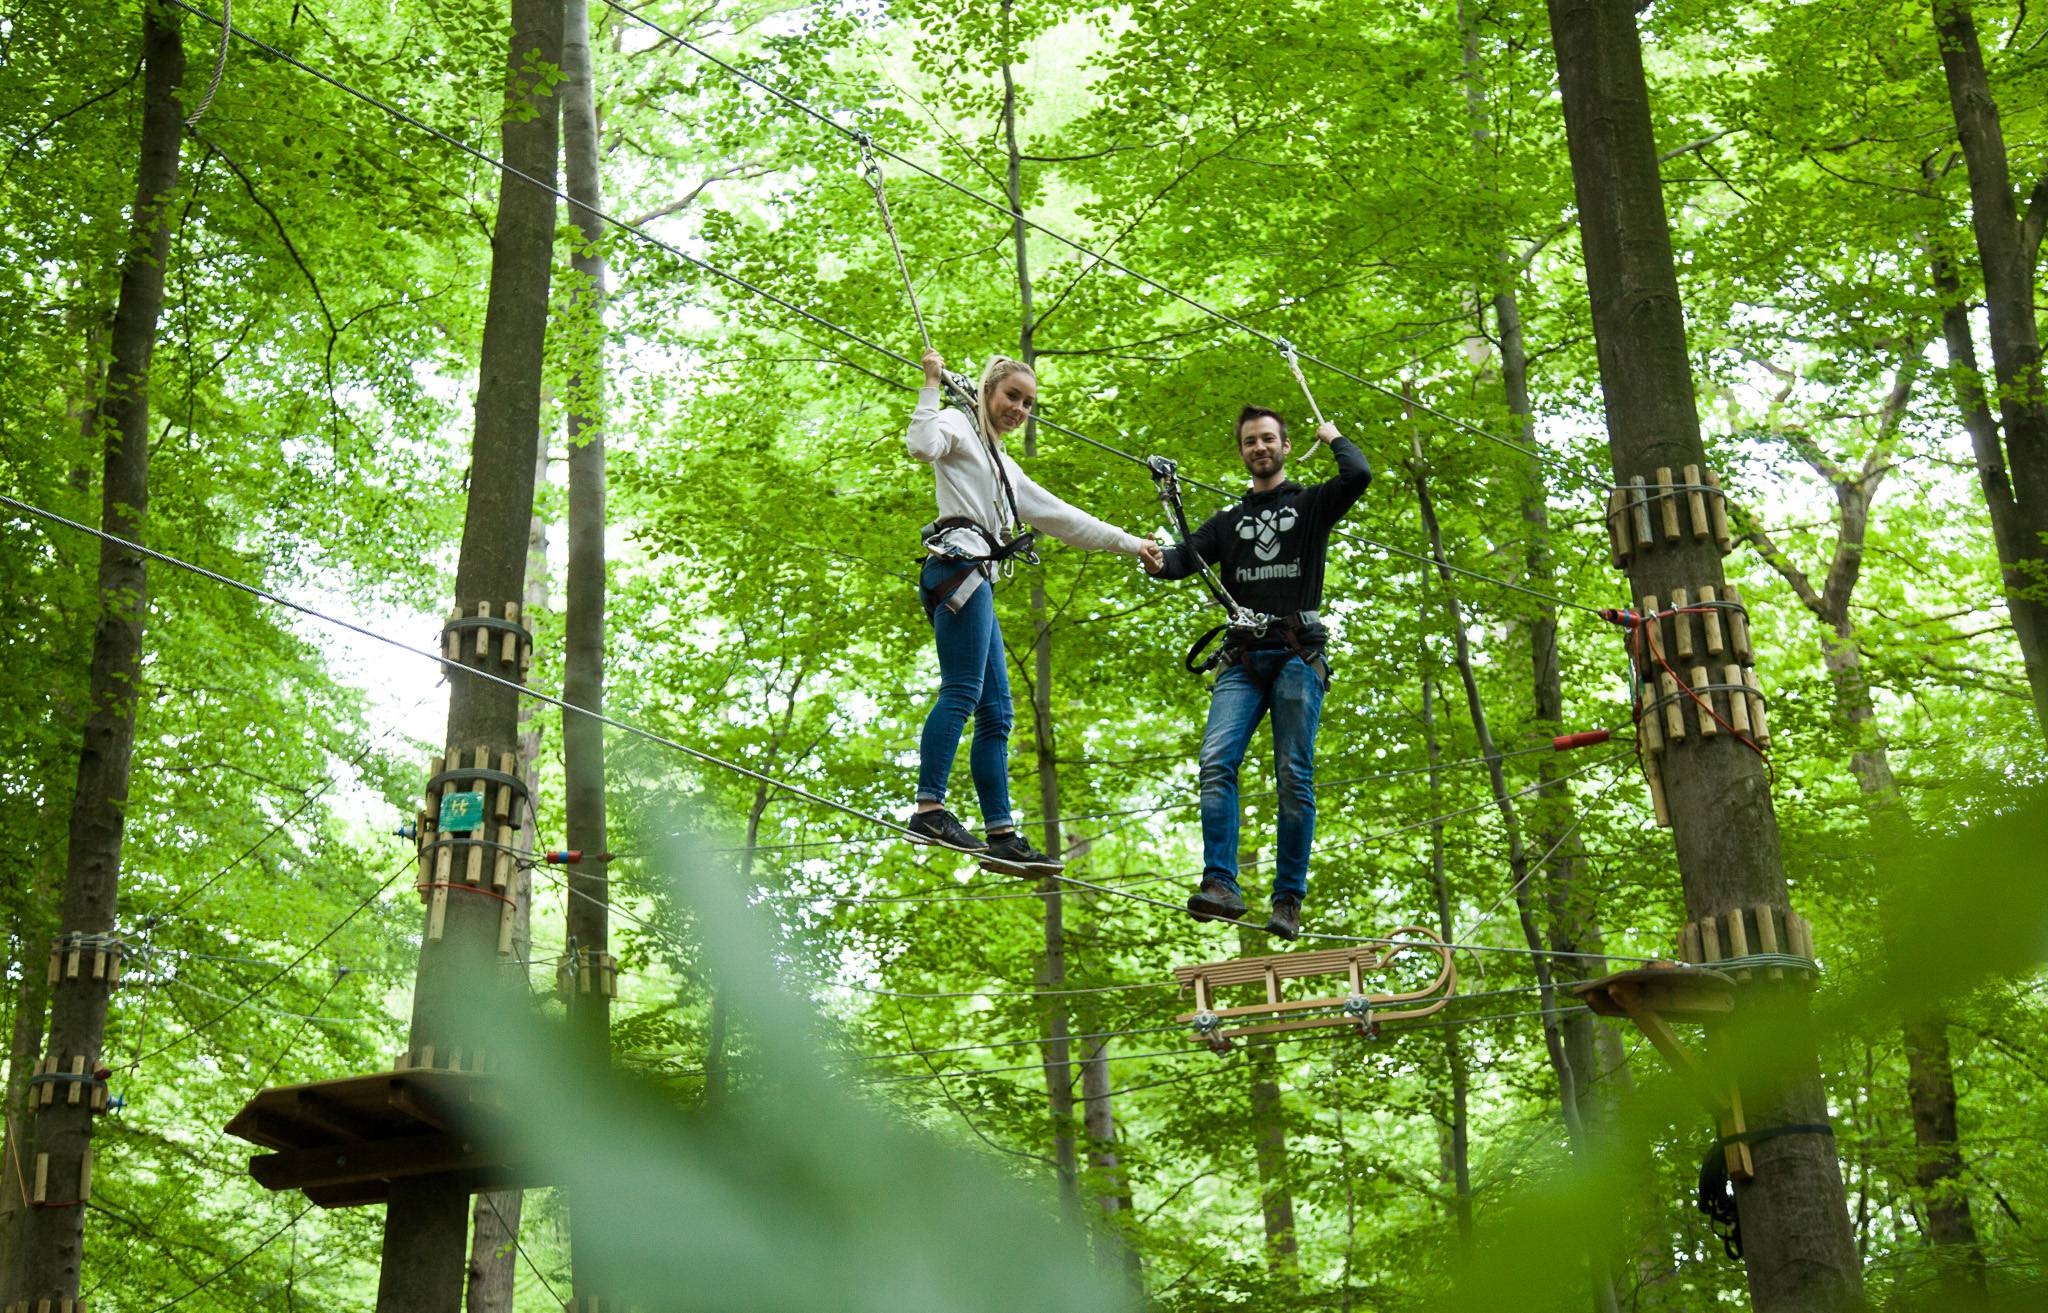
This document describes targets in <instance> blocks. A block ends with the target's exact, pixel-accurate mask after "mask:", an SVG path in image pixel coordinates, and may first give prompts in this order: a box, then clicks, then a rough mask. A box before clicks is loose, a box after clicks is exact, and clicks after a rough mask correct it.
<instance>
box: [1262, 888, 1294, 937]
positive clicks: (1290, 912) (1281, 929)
mask: <svg viewBox="0 0 2048 1313" xmlns="http://www.w3.org/2000/svg"><path fill="white" fill-rule="evenodd" d="M1266 933H1267V934H1269V935H1278V936H1280V937H1281V938H1282V939H1299V938H1301V900H1300V899H1299V898H1275V899H1274V900H1273V914H1272V915H1271V916H1269V917H1267V918H1266Z"/></svg>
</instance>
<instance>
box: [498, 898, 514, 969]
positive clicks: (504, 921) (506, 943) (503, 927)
mask: <svg viewBox="0 0 2048 1313" xmlns="http://www.w3.org/2000/svg"><path fill="white" fill-rule="evenodd" d="M518 911H519V909H518V908H516V907H514V906H513V905H512V904H511V903H500V904H499V905H498V956H499V957H510V956H512V927H513V924H514V922H516V921H517V920H518V916H517V915H516V914H517V912H518Z"/></svg>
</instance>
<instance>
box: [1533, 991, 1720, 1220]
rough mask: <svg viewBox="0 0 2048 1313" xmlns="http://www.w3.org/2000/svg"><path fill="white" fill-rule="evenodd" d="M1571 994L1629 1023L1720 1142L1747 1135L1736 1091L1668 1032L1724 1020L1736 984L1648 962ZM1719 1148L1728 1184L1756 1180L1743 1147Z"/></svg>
mask: <svg viewBox="0 0 2048 1313" xmlns="http://www.w3.org/2000/svg"><path fill="white" fill-rule="evenodd" d="M1571 991H1572V993H1573V994H1574V995H1576V996H1577V997H1578V999H1579V1001H1580V1002H1582V1003H1584V1004H1585V1005H1586V1006H1587V1007H1589V1008H1591V1009H1592V1010H1593V1011H1594V1012H1595V1013H1597V1014H1599V1015H1600V1016H1603V1017H1626V1018H1627V1019H1628V1020H1629V1021H1632V1022H1634V1023H1635V1025H1636V1027H1637V1029H1639V1030H1641V1031H1642V1032H1643V1035H1644V1037H1645V1038H1646V1039H1648V1040H1649V1041H1650V1043H1651V1044H1652V1045H1654V1046H1655V1047H1656V1050H1657V1052H1658V1054H1659V1055H1660V1056H1662V1057H1663V1059H1664V1061H1665V1062H1667V1063H1669V1064H1670V1065H1671V1069H1672V1070H1673V1071H1675V1072H1677V1073H1678V1074H1679V1075H1680V1076H1682V1077H1684V1078H1685V1079H1686V1081H1687V1082H1688V1083H1690V1084H1691V1085H1692V1086H1693V1088H1694V1089H1695V1090H1696V1091H1697V1092H1698V1093H1699V1096H1700V1098H1701V1101H1702V1102H1704V1103H1705V1104H1706V1105H1707V1108H1708V1109H1709V1110H1710V1111H1711V1112H1712V1113H1713V1114H1714V1124H1715V1127H1716V1128H1717V1129H1718V1130H1719V1132H1720V1134H1721V1135H1722V1137H1723V1138H1724V1139H1726V1138H1727V1137H1729V1136H1738V1135H1741V1134H1743V1133H1744V1131H1746V1130H1747V1126H1746V1125H1745V1123H1744V1120H1743V1111H1742V1093H1741V1091H1740V1090H1738V1089H1737V1088H1736V1087H1735V1085H1734V1084H1733V1082H1730V1081H1727V1080H1726V1078H1725V1077H1724V1078H1720V1079H1716V1078H1714V1077H1712V1076H1710V1075H1709V1073H1708V1072H1707V1070H1706V1069H1705V1067H1704V1066H1703V1065H1702V1063H1701V1062H1700V1060H1699V1059H1698V1058H1697V1057H1696V1056H1694V1054H1693V1052H1692V1050H1690V1049H1688V1048H1687V1047H1686V1046H1685V1042H1684V1041H1683V1040H1681V1039H1680V1038H1679V1037H1678V1032H1677V1031H1674V1030H1673V1029H1672V1028H1671V1025H1672V1023H1673V1022H1694V1023H1701V1024H1706V1023H1712V1022H1717V1021H1724V1020H1726V1019H1727V1018H1728V1016H1729V1015H1730V1014H1731V1013H1733V1012H1734V1011H1735V982H1734V981H1733V980H1731V979H1730V978H1729V977H1728V976H1726V975H1724V974H1722V973H1721V972H1719V971H1714V970H1711V969H1709V968H1707V967H1698V966H1685V965H1681V964H1679V963H1677V962H1652V963H1650V964H1649V965H1648V966H1643V967H1637V968H1636V969H1635V970H1633V971H1617V972H1615V973H1614V974H1613V975H1611V976H1602V977H1600V979H1598V980H1588V981H1585V982H1583V983H1581V984H1576V985H1573V986H1572V987H1571ZM1722 1147H1723V1149H1724V1151H1725V1153H1726V1155H1727V1157H1726V1161H1727V1165H1728V1176H1729V1178H1730V1179H1731V1180H1737V1181H1746V1180H1748V1179H1749V1178H1751V1177H1752V1176H1754V1175H1756V1165H1755V1163H1754V1162H1753V1160H1752V1159H1751V1157H1750V1152H1749V1145H1748V1144H1747V1143H1746V1142H1744V1141H1742V1140H1736V1141H1735V1142H1733V1143H1728V1144H1724V1145H1723V1146H1722Z"/></svg>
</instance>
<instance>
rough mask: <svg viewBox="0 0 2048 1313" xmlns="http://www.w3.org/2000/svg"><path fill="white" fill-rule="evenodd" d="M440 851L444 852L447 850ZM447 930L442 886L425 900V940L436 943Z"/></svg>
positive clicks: (446, 897)
mask: <svg viewBox="0 0 2048 1313" xmlns="http://www.w3.org/2000/svg"><path fill="white" fill-rule="evenodd" d="M441 851H443V852H446V851H447V849H445V848H444V849H442V850H441ZM447 929H448V886H447V885H445V884H443V885H441V886H440V887H438V888H436V889H435V890H434V891H433V896H432V897H430V898H428V899H427V940H428V942H430V943H438V942H439V941H440V939H441V936H442V934H443V933H444V932H445V931H446V930H447Z"/></svg>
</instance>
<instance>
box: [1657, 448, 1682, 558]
mask: <svg viewBox="0 0 2048 1313" xmlns="http://www.w3.org/2000/svg"><path fill="white" fill-rule="evenodd" d="M1657 505H1658V508H1659V510H1660V511H1661V512H1662V518H1663V521H1664V541H1665V542H1667V543H1675V542H1677V541H1678V489H1676V488H1674V487H1672V486H1671V467H1670V466H1669V465H1660V466H1658V467H1657Z"/></svg>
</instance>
